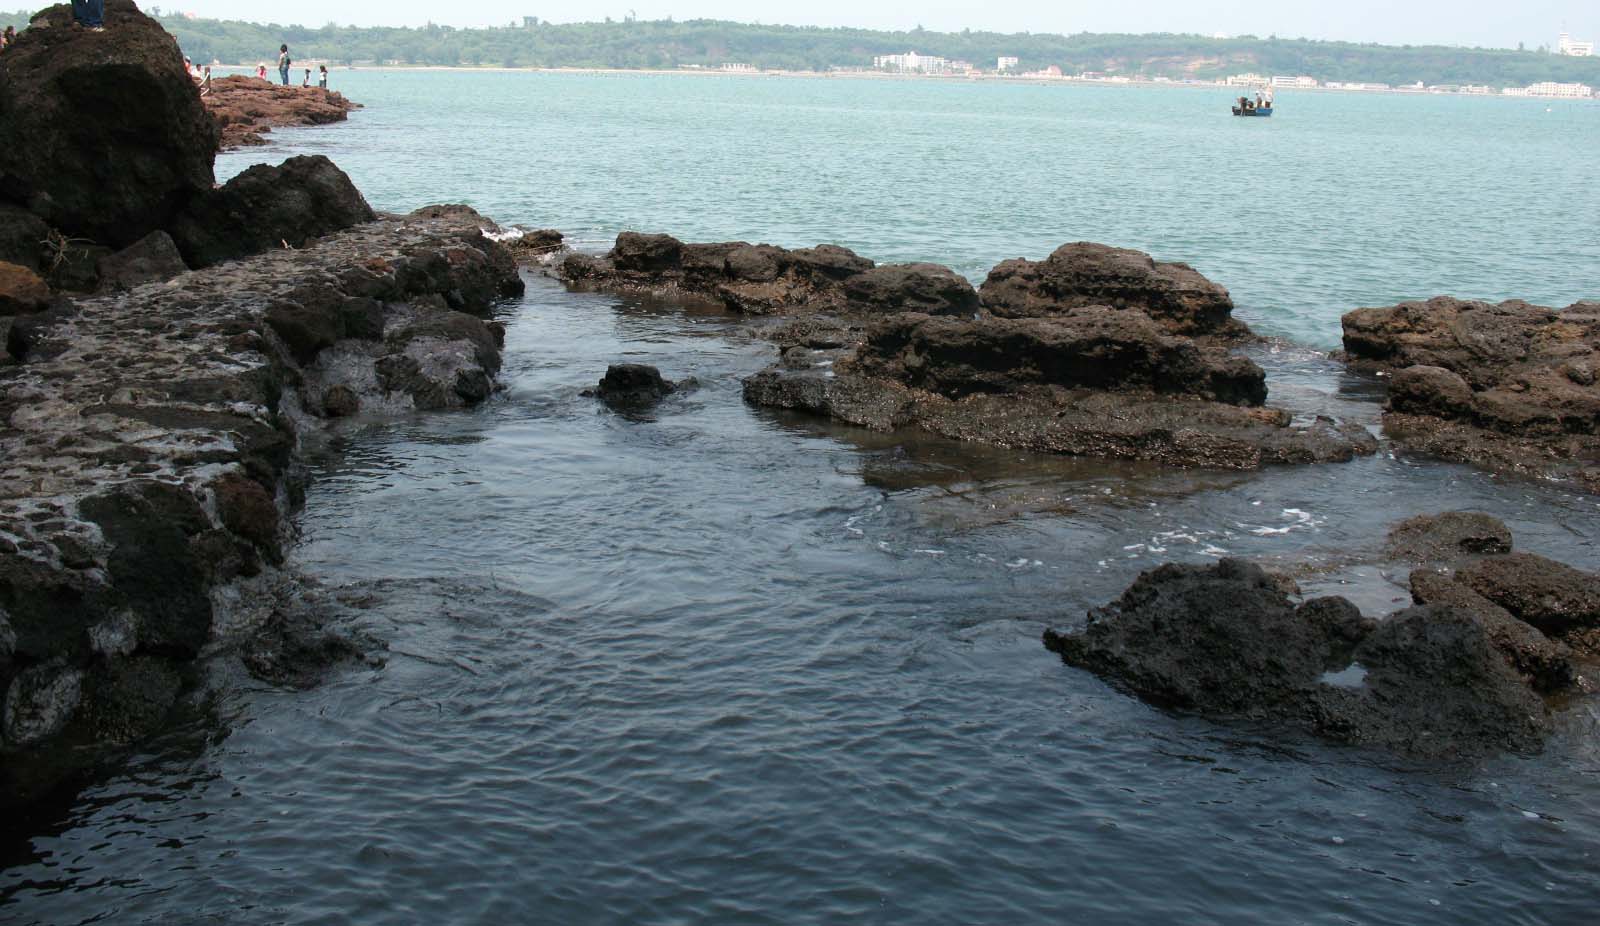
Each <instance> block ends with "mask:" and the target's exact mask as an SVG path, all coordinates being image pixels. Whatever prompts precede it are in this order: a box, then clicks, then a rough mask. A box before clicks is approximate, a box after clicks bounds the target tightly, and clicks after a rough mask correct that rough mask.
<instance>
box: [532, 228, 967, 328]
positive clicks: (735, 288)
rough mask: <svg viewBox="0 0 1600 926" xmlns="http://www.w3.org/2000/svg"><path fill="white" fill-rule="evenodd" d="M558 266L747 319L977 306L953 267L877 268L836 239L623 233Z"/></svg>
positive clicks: (573, 278)
mask: <svg viewBox="0 0 1600 926" xmlns="http://www.w3.org/2000/svg"><path fill="white" fill-rule="evenodd" d="M557 272H558V275H559V276H560V277H561V279H562V280H563V281H565V282H566V283H568V284H570V285H574V286H586V287H592V288H596V289H603V290H607V291H612V292H626V293H641V294H649V295H653V296H665V297H671V298H680V299H682V298H689V299H700V300H706V301H711V302H716V303H720V304H721V305H723V306H725V307H726V308H727V309H729V310H730V311H734V312H740V313H743V314H746V315H789V314H807V313H814V312H839V313H850V314H865V315H875V314H883V313H893V312H907V311H916V312H923V313H926V314H933V315H970V314H972V313H973V312H976V311H977V310H978V296H977V293H976V292H975V291H974V290H973V288H972V284H970V283H968V282H967V281H966V280H965V279H964V278H962V277H961V276H960V275H959V274H957V273H955V272H954V271H952V270H950V269H949V268H947V267H942V266H939V265H937V264H890V265H885V266H881V267H880V266H878V265H876V264H874V263H873V262H872V261H870V260H867V259H866V258H863V257H860V256H858V255H856V254H855V253H854V252H852V251H850V250H848V249H846V248H841V247H838V246H835V245H819V246H818V247H815V248H801V249H797V250H789V249H787V248H780V247H775V246H773V245H769V244H755V245H752V244H749V243H746V242H743V241H733V242H721V243H715V244H686V243H684V242H682V241H679V240H678V239H676V238H674V237H672V236H670V235H647V234H640V233H637V232H623V233H622V234H620V235H618V236H617V242H616V245H615V247H613V248H612V249H611V251H610V253H608V254H606V255H605V256H603V257H594V256H591V255H587V254H572V255H569V256H568V257H567V258H566V259H565V260H564V261H563V262H562V263H561V264H560V266H559V268H558V271H557Z"/></svg>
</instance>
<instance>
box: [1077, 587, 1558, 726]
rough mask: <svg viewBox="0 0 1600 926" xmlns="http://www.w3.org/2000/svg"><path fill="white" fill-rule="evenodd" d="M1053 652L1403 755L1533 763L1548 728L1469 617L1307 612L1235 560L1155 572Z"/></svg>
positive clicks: (1540, 708) (1198, 704)
mask: <svg viewBox="0 0 1600 926" xmlns="http://www.w3.org/2000/svg"><path fill="white" fill-rule="evenodd" d="M1045 645H1046V646H1048V647H1049V648H1050V649H1052V650H1053V651H1055V652H1057V653H1058V654H1060V655H1061V657H1062V659H1063V660H1064V661H1065V662H1067V663H1068V664H1069V665H1073V666H1078V667H1081V668H1086V669H1089V670H1091V671H1093V672H1095V673H1097V674H1099V675H1102V676H1104V677H1106V678H1107V679H1109V680H1111V681H1113V682H1115V683H1117V684H1119V685H1122V686H1125V687H1126V688H1128V689H1129V690H1131V691H1132V692H1134V693H1135V694H1137V695H1139V696H1140V697H1143V698H1146V699H1148V700H1150V701H1152V702H1154V703H1156V704H1158V705H1161V706H1165V707H1171V708H1177V709H1180V710H1190V711H1195V712H1198V713H1200V714H1203V715H1205V716H1209V717H1216V718H1219V719H1248V720H1254V721H1265V722H1271V723H1278V724H1283V725H1286V726H1294V727H1300V728H1303V729H1305V730H1307V731H1308V732H1311V733H1314V734H1316V735H1319V736H1323V737H1327V738H1329V739H1333V740H1336V741H1339V742H1345V743H1353V744H1361V745H1367V746H1375V747H1379V748H1384V749H1390V750H1395V751H1398V752H1401V753H1405V754H1412V755H1419V756H1451V755H1471V754H1478V753H1483V752H1487V751H1494V750H1512V751H1516V752H1534V751H1537V750H1538V749H1539V748H1540V747H1541V745H1542V743H1543V739H1544V737H1545V735H1546V734H1547V733H1548V731H1549V729H1550V719H1549V711H1548V709H1547V708H1546V707H1545V705H1544V704H1543V702H1542V701H1541V700H1540V699H1539V697H1538V696H1537V695H1536V694H1535V693H1534V692H1533V691H1532V690H1531V689H1530V688H1529V686H1528V685H1527V684H1526V682H1525V681H1524V679H1523V678H1522V677H1521V676H1520V675H1519V674H1518V673H1517V671H1516V670H1515V669H1513V668H1512V666H1511V665H1510V664H1509V663H1508V661H1507V660H1506V658H1505V657H1504V655H1503V654H1502V652H1501V651H1500V650H1499V649H1497V648H1496V646H1495V643H1494V641H1493V640H1492V639H1491V635H1490V633H1489V632H1488V631H1487V630H1486V629H1485V627H1484V625H1483V624H1482V623H1481V622H1480V621H1479V620H1477V619H1475V618H1474V617H1473V616H1472V615H1471V614H1469V613H1466V612H1464V611H1462V610H1460V609H1458V608H1455V607H1452V606H1449V605H1445V604H1439V605H1430V606H1419V607H1413V608H1410V609H1407V610H1405V611H1402V612H1400V613H1398V614H1395V615H1393V616H1391V617H1389V618H1387V619H1386V620H1384V621H1382V622H1376V621H1371V620H1368V619H1366V618H1363V617H1362V616H1361V614H1360V612H1359V611H1357V609H1356V608H1355V606H1354V605H1352V604H1350V603H1349V602H1348V601H1345V600H1344V599H1341V598H1332V599H1319V600H1315V601H1308V602H1306V603H1304V604H1301V605H1298V606H1297V605H1295V604H1293V603H1292V602H1291V601H1290V600H1289V599H1288V597H1287V596H1286V595H1285V594H1284V593H1283V592H1282V591H1281V590H1280V588H1279V587H1278V584H1277V583H1276V582H1274V580H1273V579H1272V578H1271V577H1270V576H1268V575H1267V574H1266V573H1265V572H1263V571H1262V570H1261V569H1259V568H1258V567H1256V566H1253V565H1251V564H1247V563H1243V562H1239V561H1235V560H1224V561H1222V562H1220V563H1218V564H1215V565H1207V566H1179V565H1168V566H1163V567H1160V568H1159V569H1156V570H1153V571H1151V572H1147V573H1145V574H1143V575H1141V576H1140V577H1139V579H1138V581H1136V582H1135V583H1134V584H1133V585H1132V586H1131V587H1130V588H1129V589H1128V590H1127V592H1125V593H1124V594H1123V596H1122V597H1121V598H1120V599H1118V600H1117V601H1115V602H1113V603H1112V604H1110V605H1108V606H1106V607H1104V608H1100V609H1097V610H1095V611H1092V612H1090V615H1089V621H1088V624H1087V626H1086V627H1085V628H1084V629H1083V630H1082V631H1078V632H1073V633H1065V634H1063V633H1057V632H1055V631H1046V632H1045Z"/></svg>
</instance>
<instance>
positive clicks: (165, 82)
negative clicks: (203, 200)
mask: <svg viewBox="0 0 1600 926" xmlns="http://www.w3.org/2000/svg"><path fill="white" fill-rule="evenodd" d="M105 22H106V29H105V31H104V32H90V31H88V30H81V29H74V28H72V27H71V24H72V14H71V10H70V8H69V7H67V6H65V5H62V6H53V7H50V8H49V9H46V10H44V11H42V12H40V13H38V14H37V15H35V16H34V18H33V23H32V25H33V27H32V28H28V29H25V30H23V31H22V32H20V33H19V34H18V36H17V40H16V43H15V44H14V45H12V46H11V47H9V48H7V49H6V52H5V54H4V55H3V56H0V200H7V201H9V202H11V203H12V204H14V205H16V206H20V207H23V208H26V209H28V210H29V211H30V212H32V213H33V214H34V215H36V216H38V217H39V218H40V219H42V220H43V221H45V222H47V223H48V224H49V225H50V226H52V227H54V228H57V229H60V230H61V231H62V232H63V233H65V234H66V235H67V236H68V237H73V238H85V239H90V240H93V241H96V242H99V243H101V244H104V245H107V246H110V247H112V248H120V247H125V246H127V245H130V244H133V243H134V242H135V241H138V240H139V239H140V238H143V237H144V236H145V235H147V234H149V233H150V232H152V231H155V230H156V229H158V228H164V227H166V226H167V224H168V223H169V221H170V220H171V219H172V217H173V216H174V215H176V214H177V213H178V211H179V210H180V209H182V208H183V207H184V205H185V204H186V203H187V202H188V201H189V199H190V198H191V197H194V196H198V195H202V194H205V193H206V192H208V191H209V190H210V189H211V186H212V183H213V175H212V171H211V159H212V156H213V154H214V153H215V152H216V149H217V130H216V127H215V126H214V125H213V123H212V120H211V117H210V116H209V115H207V114H206V111H205V108H204V107H203V106H201V104H200V97H199V92H198V91H197V90H196V88H195V85H194V81H192V80H190V78H189V75H188V73H187V72H186V70H185V69H184V65H183V56H182V54H181V53H180V52H179V50H178V45H177V42H175V41H174V40H173V39H172V37H171V36H170V35H168V34H167V33H166V31H165V30H163V29H162V28H161V26H160V25H159V24H157V23H156V22H155V21H154V20H152V19H150V18H149V17H147V16H145V15H144V14H143V13H140V12H139V10H138V8H137V7H136V6H135V5H134V4H133V3H131V2H129V0H107V2H106V5H105ZM41 25H43V26H45V28H38V27H39V26H41Z"/></svg>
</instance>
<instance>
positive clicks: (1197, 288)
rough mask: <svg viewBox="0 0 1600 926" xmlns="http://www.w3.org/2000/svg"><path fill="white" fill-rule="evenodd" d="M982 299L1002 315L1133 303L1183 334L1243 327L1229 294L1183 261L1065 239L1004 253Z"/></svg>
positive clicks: (1237, 331) (1229, 332) (1236, 331)
mask: <svg viewBox="0 0 1600 926" xmlns="http://www.w3.org/2000/svg"><path fill="white" fill-rule="evenodd" d="M980 295H981V297H982V299H983V307H984V308H985V309H987V310H989V311H990V312H992V313H994V314H995V315H998V316H1001V317H1003V318H1031V317H1040V316H1050V315H1060V314H1063V313H1065V312H1067V311H1070V310H1072V309H1075V308H1080V307H1082V306H1090V305H1100V306H1110V307H1112V308H1115V309H1138V310H1139V311H1141V312H1143V313H1145V314H1146V315H1148V316H1150V317H1151V318H1152V319H1154V320H1155V321H1157V322H1159V323H1161V324H1162V325H1164V326H1166V327H1167V328H1168V329H1169V330H1170V331H1172V332H1174V333H1177V334H1185V335H1191V336H1194V335H1223V336H1228V337H1236V336H1243V335H1248V334H1249V329H1247V328H1245V327H1244V326H1243V324H1242V323H1240V322H1236V321H1234V320H1233V318H1232V314H1233V298H1232V297H1231V296H1229V295H1228V291H1227V290H1226V289H1223V288H1222V287H1221V286H1218V285H1217V284H1215V283H1213V282H1211V281H1210V280H1208V279H1206V278H1205V277H1204V276H1201V275H1200V274H1199V273H1198V272H1196V271H1195V270H1194V269H1193V268H1192V267H1190V266H1189V265H1188V264H1179V263H1161V262H1157V261H1156V260H1155V259H1154V258H1152V257H1151V256H1150V255H1148V254H1146V253H1144V252H1143V251H1134V250H1130V249H1127V248H1113V247H1108V246H1106V245H1103V244H1093V243H1090V242H1078V243H1075V244H1065V245H1062V246H1061V247H1059V248H1057V249H1056V250H1055V252H1054V253H1052V254H1051V255H1050V256H1049V257H1047V258H1045V259H1044V260H1042V261H1031V260H1024V259H1020V258H1019V259H1016V260H1008V261H1004V262H1003V263H1001V264H999V265H997V266H996V267H995V268H994V269H993V270H991V271H989V276H988V279H986V280H984V283H983V286H982V287H981V288H980Z"/></svg>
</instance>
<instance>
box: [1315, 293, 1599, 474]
mask: <svg viewBox="0 0 1600 926" xmlns="http://www.w3.org/2000/svg"><path fill="white" fill-rule="evenodd" d="M1344 345H1345V357H1346V359H1347V360H1348V361H1349V363H1350V364H1351V365H1352V366H1353V367H1355V368H1356V369H1359V370H1366V371H1373V372H1379V373H1387V374H1392V379H1391V381H1390V387H1389V406H1388V411H1387V413H1386V414H1385V416H1384V429H1385V431H1386V432H1387V433H1388V434H1389V436H1391V437H1392V438H1394V439H1395V440H1396V441H1397V442H1399V443H1400V444H1401V445H1402V446H1404V447H1407V448H1409V449H1412V450H1416V451H1418V452H1422V453H1428V454H1433V455H1437V456H1442V457H1446V458H1449V459H1455V460H1462V461H1465V462H1469V463H1474V464H1477V465H1480V466H1485V467H1488V468H1492V469H1496V470H1505V471H1510V472H1516V473H1522V474H1526V475H1534V476H1547V475H1553V476H1558V477H1563V478H1571V479H1575V480H1576V481H1578V482H1580V483H1582V484H1583V485H1585V486H1586V487H1588V488H1589V489H1591V490H1592V491H1600V385H1597V384H1596V379H1595V371H1596V369H1597V368H1600V303H1592V302H1588V303H1585V302H1580V303H1576V304H1574V305H1572V306H1570V307H1569V308H1567V309H1565V310H1563V311H1557V310H1555V309H1549V308H1545V307H1543V306H1536V305H1530V304H1528V303H1526V302H1519V301H1510V302H1502V303H1499V304H1491V303H1486V302H1470V301H1463V300H1459V299H1451V298H1448V297H1440V298H1436V299H1430V300H1428V301H1427V302H1407V303H1402V304H1400V305H1397V306H1391V307H1388V308H1369V309H1357V310H1356V311H1354V312H1351V313H1349V314H1347V315H1345V317H1344Z"/></svg>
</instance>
